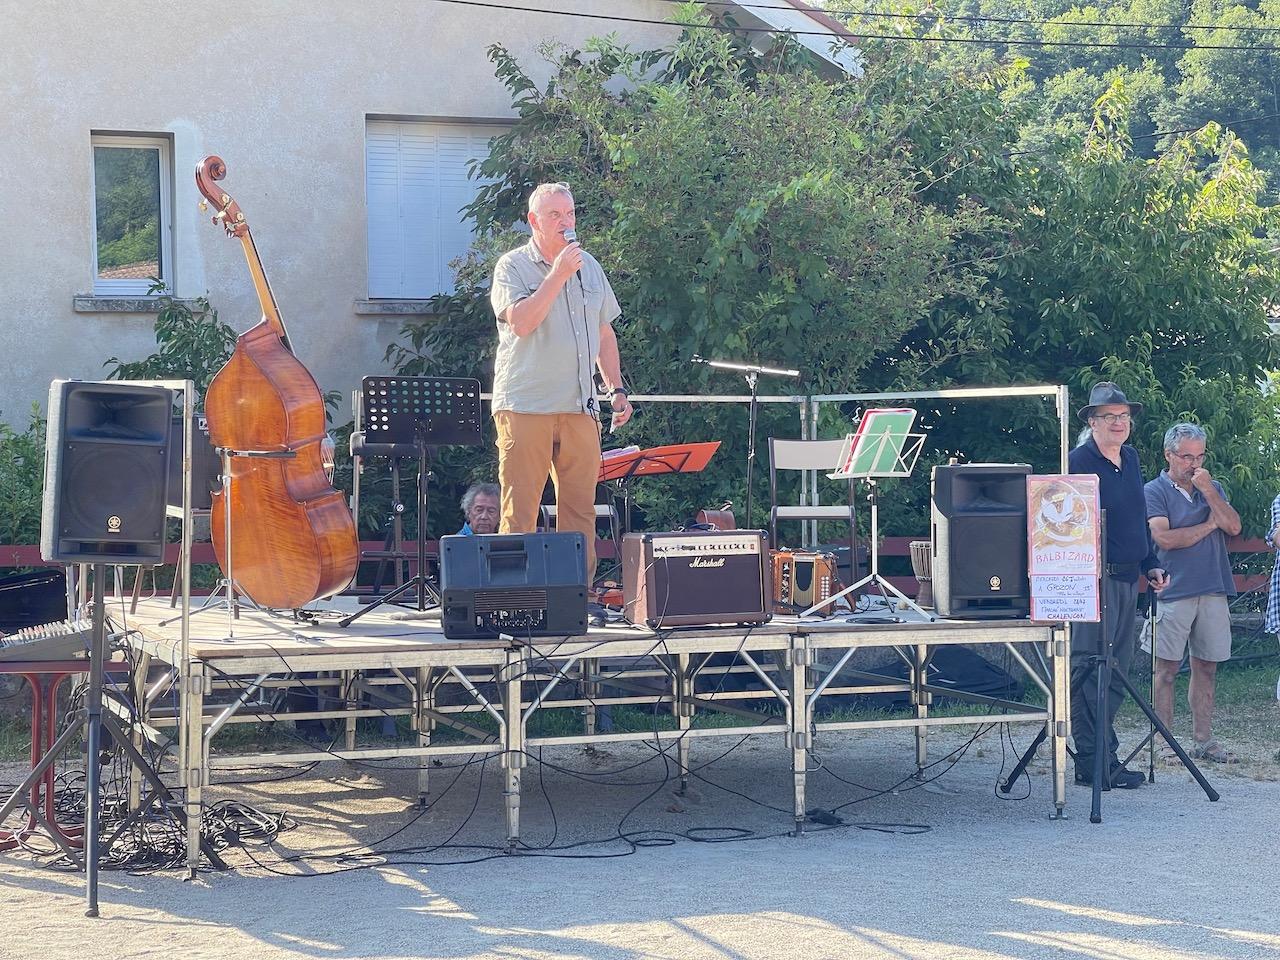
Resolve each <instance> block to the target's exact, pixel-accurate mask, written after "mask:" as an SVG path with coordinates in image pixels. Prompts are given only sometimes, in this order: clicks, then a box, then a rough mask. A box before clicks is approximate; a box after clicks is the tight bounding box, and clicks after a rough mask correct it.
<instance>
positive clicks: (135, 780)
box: [129, 567, 151, 810]
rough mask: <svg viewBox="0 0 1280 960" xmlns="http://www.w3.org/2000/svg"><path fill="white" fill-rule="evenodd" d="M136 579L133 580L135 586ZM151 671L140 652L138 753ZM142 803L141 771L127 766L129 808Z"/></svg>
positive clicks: (136, 699) (136, 701) (135, 682)
mask: <svg viewBox="0 0 1280 960" xmlns="http://www.w3.org/2000/svg"><path fill="white" fill-rule="evenodd" d="M138 575H139V577H140V576H141V575H142V568H141V567H139V568H138ZM137 582H138V581H137V580H136V579H135V580H134V584H135V586H136V584H137ZM150 672H151V654H149V653H142V654H139V656H138V667H137V669H136V670H135V671H134V674H133V707H134V710H135V711H136V716H137V718H138V723H137V725H136V726H135V727H134V728H133V733H132V737H133V746H134V749H136V750H137V751H138V752H139V753H141V752H142V751H143V749H144V744H143V733H142V731H143V730H144V729H145V728H146V725H147V723H148V722H149V721H150V719H151V705H150V704H149V703H147V674H149V673H150ZM141 804H142V773H141V772H140V771H139V770H138V768H137V767H132V766H131V767H130V768H129V809H130V810H137V809H138V807H139V806H140V805H141Z"/></svg>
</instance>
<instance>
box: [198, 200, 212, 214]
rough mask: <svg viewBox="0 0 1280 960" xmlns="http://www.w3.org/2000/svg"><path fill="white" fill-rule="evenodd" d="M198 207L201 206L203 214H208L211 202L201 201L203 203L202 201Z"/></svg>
mask: <svg viewBox="0 0 1280 960" xmlns="http://www.w3.org/2000/svg"><path fill="white" fill-rule="evenodd" d="M198 206H199V208H200V212H201V213H208V212H209V201H208V200H201V201H200V203H199V204H198Z"/></svg>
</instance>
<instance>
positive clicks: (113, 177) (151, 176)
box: [91, 134, 173, 297]
mask: <svg viewBox="0 0 1280 960" xmlns="http://www.w3.org/2000/svg"><path fill="white" fill-rule="evenodd" d="M91 143H92V147H93V292H94V294H95V295H96V296H121V297H134V296H141V295H144V294H146V293H147V291H148V290H149V289H150V288H151V286H152V278H153V277H155V278H158V279H160V280H162V281H164V284H165V287H166V288H167V289H172V281H173V266H172V261H173V255H172V251H173V243H172V238H171V235H170V217H169V211H170V206H171V203H172V191H173V186H172V185H173V162H172V156H173V151H172V150H171V148H170V144H169V141H168V139H166V138H164V137H143V136H125V135H120V136H114V135H113V136H108V135H105V134H95V135H94V136H93V137H92V138H91Z"/></svg>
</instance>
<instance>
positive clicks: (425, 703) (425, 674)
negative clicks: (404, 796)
mask: <svg viewBox="0 0 1280 960" xmlns="http://www.w3.org/2000/svg"><path fill="white" fill-rule="evenodd" d="M433 672H434V671H433V670H432V669H431V668H430V667H418V669H417V670H416V671H415V674H414V685H415V689H414V691H413V694H414V695H413V703H414V708H415V709H414V713H413V729H414V731H415V732H416V733H417V735H418V746H419V747H429V746H430V745H431V734H432V732H433V728H434V727H435V720H434V719H433V718H432V717H430V716H428V715H427V711H428V710H435V708H436V701H435V687H434V686H433V685H432V679H433V678H432V673H433ZM430 791H431V758H430V757H428V756H421V757H419V758H418V806H419V807H425V806H426V805H427V795H428V794H429V793H430Z"/></svg>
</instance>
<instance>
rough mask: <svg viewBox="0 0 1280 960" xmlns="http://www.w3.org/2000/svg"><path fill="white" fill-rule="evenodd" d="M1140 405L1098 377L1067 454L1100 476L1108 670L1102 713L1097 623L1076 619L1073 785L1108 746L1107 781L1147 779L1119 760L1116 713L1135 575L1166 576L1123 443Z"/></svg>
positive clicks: (1161, 582)
mask: <svg viewBox="0 0 1280 960" xmlns="http://www.w3.org/2000/svg"><path fill="white" fill-rule="evenodd" d="M1141 412H1142V404H1140V403H1130V402H1129V400H1128V398H1126V397H1125V395H1124V393H1123V391H1121V389H1120V388H1119V387H1117V386H1116V385H1115V384H1114V383H1110V382H1107V381H1103V382H1101V383H1098V384H1095V385H1094V388H1093V390H1091V391H1090V392H1089V403H1088V404H1087V405H1086V406H1084V407H1082V408H1081V409H1080V419H1081V420H1083V421H1085V422H1086V423H1087V424H1089V437H1088V439H1086V440H1085V441H1084V442H1083V443H1082V444H1080V446H1078V447H1076V448H1075V449H1074V450H1072V451H1071V453H1070V454H1068V456H1067V465H1068V467H1069V469H1070V471H1071V472H1072V473H1092V474H1096V475H1097V477H1098V492H1099V498H1100V500H1101V504H1102V509H1103V510H1105V511H1106V515H1107V557H1106V559H1107V566H1106V570H1105V571H1104V576H1103V578H1102V588H1103V590H1104V591H1106V603H1107V611H1108V618H1107V619H1108V623H1107V627H1108V631H1107V632H1108V634H1109V636H1108V637H1107V638H1106V640H1107V641H1109V643H1110V646H1111V653H1112V657H1113V660H1112V676H1111V683H1110V686H1108V688H1107V709H1106V712H1105V715H1100V711H1099V709H1098V708H1099V703H1098V681H1097V675H1096V674H1095V673H1094V670H1095V669H1096V666H1097V665H1096V664H1095V663H1094V662H1093V661H1092V659H1091V658H1092V657H1094V656H1096V655H1097V654H1098V653H1100V652H1101V650H1102V648H1103V641H1104V638H1103V635H1102V624H1100V623H1078V624H1075V625H1074V626H1073V627H1072V630H1071V735H1072V738H1073V739H1074V740H1075V761H1076V777H1075V779H1076V783H1079V784H1085V785H1092V783H1093V769H1094V753H1095V751H1096V750H1105V751H1107V761H1108V762H1107V763H1106V764H1105V765H1104V766H1105V768H1106V769H1107V770H1108V771H1110V773H1109V776H1108V779H1109V782H1110V786H1114V787H1122V788H1124V789H1132V788H1134V787H1138V786H1141V785H1142V784H1143V783H1144V782H1146V778H1145V777H1143V775H1142V774H1141V773H1139V772H1138V771H1137V770H1130V769H1128V768H1127V767H1123V766H1121V765H1120V759H1119V749H1120V740H1119V738H1118V737H1117V736H1116V731H1115V720H1116V712H1117V711H1118V710H1119V709H1120V703H1121V701H1123V700H1124V695H1125V689H1124V684H1123V683H1121V681H1120V675H1121V674H1122V673H1123V675H1125V676H1127V675H1128V673H1129V665H1130V664H1131V663H1132V662H1133V653H1134V647H1135V643H1134V639H1135V638H1134V633H1135V630H1134V611H1135V610H1136V608H1137V604H1138V575H1139V574H1146V576H1147V579H1148V580H1150V581H1151V585H1152V587H1153V588H1154V589H1155V590H1156V591H1157V592H1158V591H1161V590H1163V589H1164V588H1165V585H1166V583H1167V582H1168V580H1167V578H1166V576H1165V572H1164V569H1163V568H1162V567H1161V566H1160V564H1159V560H1158V559H1157V558H1156V554H1155V550H1154V549H1153V546H1152V543H1151V538H1150V535H1149V531H1148V529H1147V505H1146V497H1145V495H1144V490H1143V483H1142V468H1141V467H1140V466H1139V464H1138V451H1137V450H1135V449H1134V448H1133V447H1131V446H1129V445H1128V444H1127V443H1126V441H1127V440H1128V439H1129V433H1130V431H1131V430H1132V429H1133V418H1134V417H1135V416H1137V415H1138V414H1140V413H1141Z"/></svg>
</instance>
